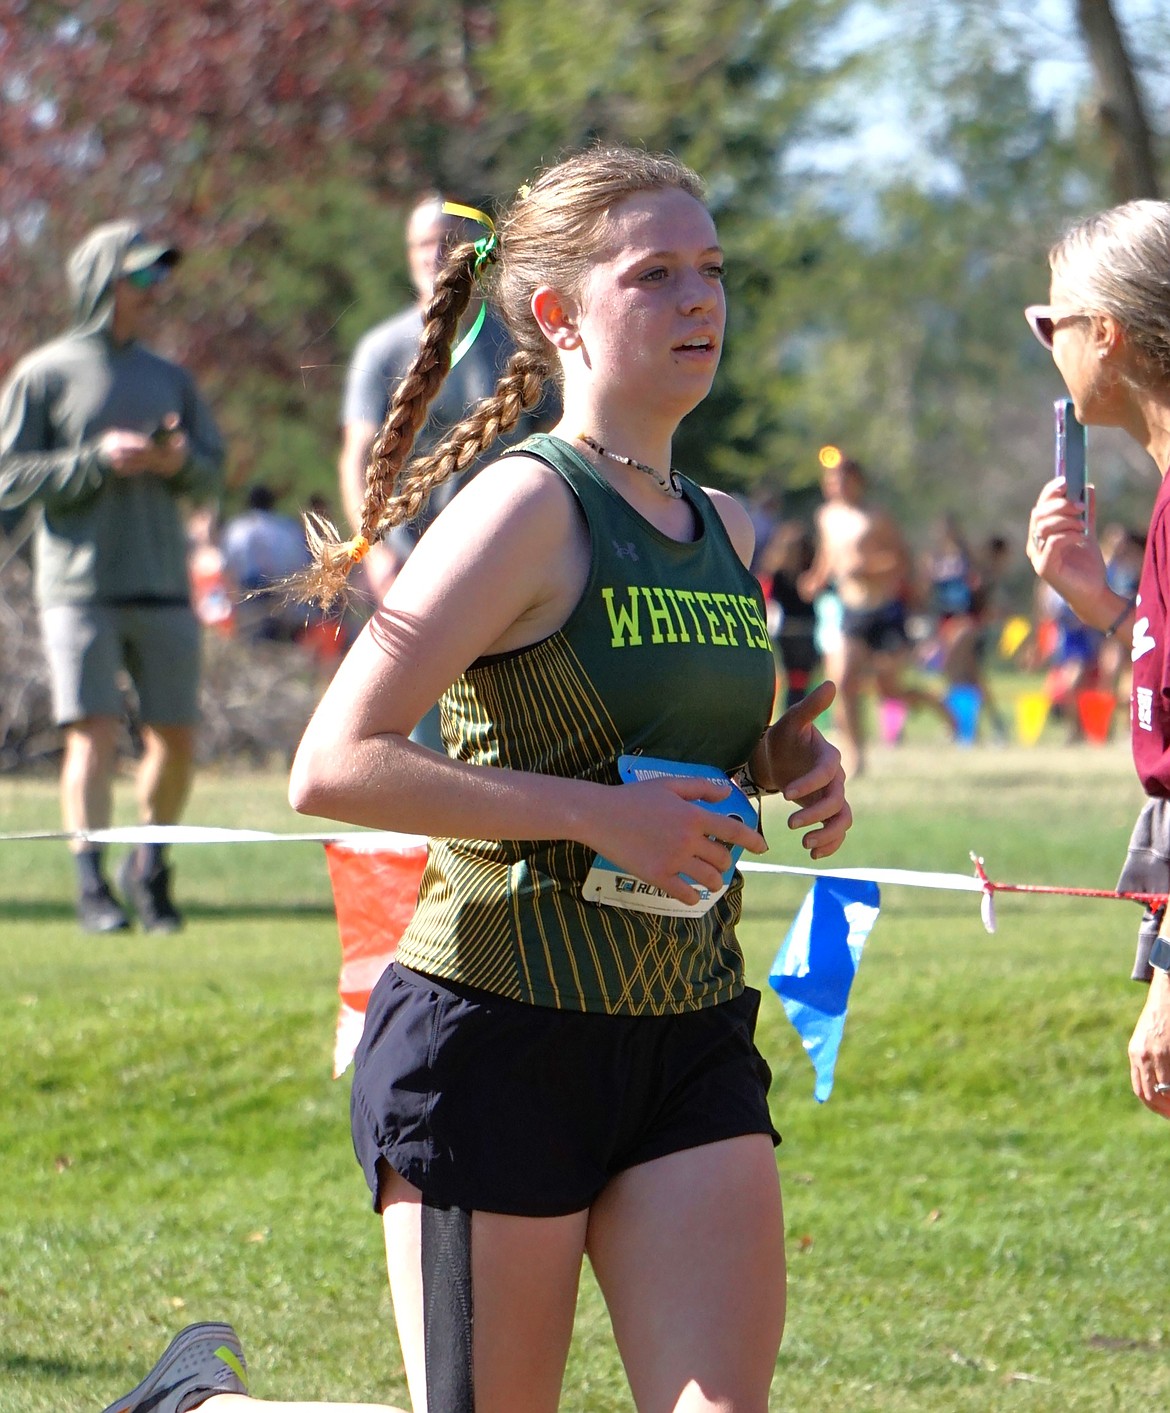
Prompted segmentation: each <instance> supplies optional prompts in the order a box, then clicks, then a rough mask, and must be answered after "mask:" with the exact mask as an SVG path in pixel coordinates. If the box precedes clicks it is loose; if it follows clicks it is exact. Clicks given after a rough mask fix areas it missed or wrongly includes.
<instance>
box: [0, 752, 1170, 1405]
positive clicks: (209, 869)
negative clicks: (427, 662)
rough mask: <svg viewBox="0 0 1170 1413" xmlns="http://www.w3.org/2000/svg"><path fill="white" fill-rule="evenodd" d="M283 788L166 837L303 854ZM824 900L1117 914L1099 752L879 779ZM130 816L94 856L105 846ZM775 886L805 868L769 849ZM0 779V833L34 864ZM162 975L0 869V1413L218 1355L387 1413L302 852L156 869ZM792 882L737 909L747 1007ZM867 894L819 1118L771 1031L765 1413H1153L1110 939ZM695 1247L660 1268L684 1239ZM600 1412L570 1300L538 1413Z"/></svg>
mask: <svg viewBox="0 0 1170 1413" xmlns="http://www.w3.org/2000/svg"><path fill="white" fill-rule="evenodd" d="M283 788H284V782H283V779H281V778H280V777H278V776H275V775H251V774H242V773H228V772H225V773H222V774H214V773H205V774H203V775H202V776H201V777H200V780H199V784H198V787H197V791H196V795H195V799H194V801H193V804H192V808H191V810H190V811H189V814H188V818H189V820H190V821H191V822H193V823H208V824H223V825H240V826H249V827H256V828H272V829H280V830H288V831H292V830H296V829H302V828H304V827H305V822H304V821H301V820H297V819H296V818H295V817H293V816H292V815H291V813H290V811H289V810H288V808H287V806H286V805H285V803H284V798H283ZM851 795H852V799H853V801H854V807H855V811H856V814H857V824H856V827H855V830H854V832H853V834H852V835H851V837H850V840H849V842H848V844H847V845H846V848H845V850H843V852H842V854H841V855H840V856H839V857H838V858H837V859H835V860H833V863H835V864H836V863H840V864H842V865H848V864H850V863H852V864H857V865H865V864H869V865H888V866H902V867H911V868H928V869H944V870H952V871H957V872H966V871H967V870H968V868H969V864H968V858H967V856H968V851H969V850H971V849H975V850H977V851H979V852H980V853H982V854H983V855H984V856H985V857H986V859H987V863H988V867H989V869H990V871H991V873H992V875H993V876H994V877H998V878H1001V879H1011V880H1033V881H1044V882H1052V883H1069V884H1085V885H1089V886H1098V887H1106V888H1109V887H1112V886H1113V884H1114V882H1115V880H1116V875H1117V869H1118V866H1119V863H1120V859H1121V857H1122V855H1123V852H1124V846H1125V841H1126V838H1127V836H1128V831H1129V826H1130V823H1131V820H1132V816H1133V814H1134V813H1135V811H1136V808H1137V805H1138V801H1139V795H1138V789H1137V786H1136V783H1135V782H1134V780H1133V778H1132V771H1131V768H1130V766H1129V763H1128V758H1127V752H1126V750H1125V747H1124V746H1122V745H1116V746H1108V747H1101V748H1093V747H1080V748H1069V749H1064V748H1060V747H1057V746H1054V745H1048V744H1045V745H1042V746H1040V747H1038V748H1036V749H1035V750H1031V751H1027V750H1023V749H1020V748H1008V749H1001V750H995V749H991V748H985V747H978V748H975V749H972V750H968V751H961V750H955V749H952V748H949V747H945V746H941V745H939V746H937V747H936V746H934V745H932V744H931V743H930V742H929V741H918V742H912V743H911V744H909V745H908V746H905V747H903V748H901V749H898V750H892V749H886V750H878V751H875V752H874V755H873V759H872V766H871V769H870V771H869V773H868V774H867V775H866V776H864V777H863V778H862V779H860V780H859V781H858V782H857V783H856V784H855V786H854V787H853V788H852V790H851ZM130 796H131V790H130V786H129V783H128V782H127V783H126V784H125V785H124V786H122V787H120V795H119V819H120V821H121V822H129V820H130V813H131V810H132V802H131V798H130ZM771 808H772V813H771V816H770V819H771V826H770V837H771V839H772V842H773V852H772V856H771V857H772V858H773V859H774V860H775V861H777V862H784V861H788V862H797V861H799V860H797V858H796V855H797V850H796V849H795V847H794V846H793V845H791V844H790V843H789V841H788V839H787V838H786V837H785V836H784V831H783V828H782V824H781V819H782V816H781V814H780V812H779V810H777V809H776V808H775V807H771ZM55 817H56V805H55V789H54V786H53V785H52V783H51V782H49V781H47V780H13V779H0V821H2V824H0V828H4V829H9V830H15V829H30V828H45V827H52V826H53V823H54V820H55ZM176 864H177V873H178V878H179V885H178V891H179V895H180V897H181V899H182V901H183V903H184V904H185V906H186V907H187V909H188V914H189V926H188V929H187V931H186V932H185V933H183V934H182V935H181V936H180V937H178V938H177V939H168V938H160V939H150V938H144V937H141V936H138V935H129V936H124V937H118V938H114V939H93V938H86V937H83V936H82V935H81V934H79V933H78V932H77V931H76V930H75V928H74V925H73V922H72V914H71V903H70V890H69V884H70V876H69V866H68V861H67V859H66V857H65V856H64V850H63V847H62V846H60V845H54V844H46V843H28V844H4V845H0V1085H2V1088H3V1094H4V1103H3V1106H2V1109H0V1408H2V1409H3V1410H4V1413H62V1410H84V1409H96V1408H100V1407H103V1406H104V1405H105V1403H106V1402H108V1401H109V1400H110V1399H112V1398H113V1397H115V1396H116V1395H117V1394H118V1393H120V1392H122V1391H123V1390H124V1389H125V1388H128V1387H130V1385H131V1384H133V1383H134V1382H136V1381H137V1379H138V1378H139V1377H140V1376H141V1373H142V1372H143V1371H144V1370H145V1368H146V1367H147V1366H148V1365H149V1364H150V1363H151V1362H152V1361H153V1359H154V1357H155V1355H156V1352H157V1351H158V1350H159V1348H160V1347H161V1346H162V1344H163V1343H164V1342H165V1341H166V1339H167V1338H168V1337H169V1335H170V1334H171V1333H172V1332H173V1331H174V1330H175V1329H177V1328H178V1327H179V1326H180V1325H182V1324H184V1323H186V1322H188V1321H190V1320H193V1319H203V1318H226V1319H229V1320H231V1321H232V1322H233V1323H234V1324H236V1326H237V1327H238V1328H239V1330H240V1331H241V1334H242V1336H243V1339H244V1343H245V1347H246V1349H247V1351H248V1353H249V1357H250V1359H251V1362H252V1365H253V1369H254V1382H253V1388H254V1391H255V1392H256V1394H257V1395H258V1396H260V1397H266V1398H314V1397H317V1398H320V1397H332V1398H338V1399H342V1398H343V1399H355V1400H356V1399H378V1400H387V1401H390V1402H398V1403H401V1404H403V1405H405V1403H406V1389H405V1384H404V1381H403V1378H402V1373H401V1367H400V1361H399V1355H398V1350H397V1346H396V1342H395V1337H394V1332H393V1322H392V1318H391V1312H390V1302H389V1296H388V1293H387V1290H386V1283H385V1277H384V1272H383V1267H382V1251H381V1232H380V1226H379V1223H378V1221H377V1220H376V1218H375V1217H374V1216H373V1215H372V1214H371V1213H370V1211H369V1210H368V1206H367V1199H366V1194H365V1188H364V1184H363V1182H362V1179H361V1175H360V1173H359V1171H358V1169H357V1167H356V1164H355V1163H354V1161H353V1158H352V1154H351V1150H350V1142H349V1133H348V1083H347V1081H345V1080H342V1081H340V1082H336V1083H335V1082H334V1081H333V1080H331V1079H330V1055H331V1046H332V1036H333V1022H334V1017H335V1011H336V974H337V951H338V949H337V936H336V929H335V924H334V921H333V916H332V908H331V900H330V892H329V885H328V880H327V876H326V870H325V861H324V856H323V852H322V850H321V849H320V847H319V846H316V845H311V844H287V845H250V846H244V847H226V846H193V847H189V848H186V849H184V850H182V851H181V852H177V855H176ZM804 888H805V882H804V881H803V880H798V879H791V878H773V877H762V876H754V877H752V878H750V879H749V880H748V884H747V894H746V898H747V902H746V912H745V922H744V927H743V933H742V936H743V943H744V948H745V951H746V953H747V956H748V964H749V976H750V977H751V978H752V979H753V980H754V982H755V984H756V985H763V984H764V979H765V977H766V974H767V970H768V964H769V962H770V960H771V957H772V955H773V954H774V951H775V948H776V946H777V944H778V942H779V940H780V938H781V937H782V935H783V933H784V931H785V929H786V928H787V926H788V922H789V920H790V918H791V916H792V914H793V912H794V911H795V909H796V907H797V905H798V904H799V901H800V899H801V897H802V896H803V893H804ZM998 911H999V932H998V934H997V935H996V936H994V937H988V936H987V935H986V934H985V933H984V931H983V929H982V927H981V925H980V921H979V913H978V900H977V898H974V897H973V896H968V895H963V894H947V893H933V892H925V891H920V890H911V889H906V888H892V887H890V888H887V889H886V890H885V894H884V898H883V911H882V916H881V917H880V919H879V920H878V922H877V925H876V927H875V929H874V932H873V935H872V937H871V939H870V943H869V946H868V949H867V952H866V955H865V959H864V962H863V965H862V968H861V971H860V974H859V976H858V979H857V984H856V986H855V989H854V994H853V1002H852V1006H851V1012H850V1017H849V1024H848V1027H847V1030H846V1034H845V1040H844V1044H843V1046H842V1053H841V1059H840V1062H839V1064H838V1068H837V1087H836V1090H835V1092H834V1094H833V1097H832V1099H831V1100H830V1101H829V1103H828V1104H827V1105H824V1106H817V1105H815V1104H814V1102H813V1100H812V1082H813V1076H812V1070H811V1067H810V1066H809V1064H808V1062H807V1060H806V1059H805V1057H804V1055H803V1053H802V1052H801V1049H800V1045H799V1042H798V1040H797V1038H796V1036H795V1035H794V1033H793V1032H792V1031H791V1030H790V1029H789V1027H788V1025H787V1022H786V1020H785V1019H784V1015H783V1012H782V1010H781V1008H780V1006H779V1003H778V1002H777V1001H776V1000H775V998H774V997H772V996H771V994H770V993H769V994H768V995H766V996H765V1000H764V1008H763V1017H764V1019H763V1025H762V1032H761V1035H760V1043H761V1048H762V1049H763V1050H764V1052H765V1054H766V1055H767V1057H768V1059H769V1061H770V1063H771V1064H772V1067H773V1070H774V1074H775V1085H774V1089H773V1104H774V1113H775V1117H776V1121H777V1124H778V1126H779V1128H780V1129H781V1130H782V1131H783V1133H784V1137H785V1141H784V1144H783V1146H782V1148H781V1149H780V1150H779V1163H780V1168H781V1173H782V1178H783V1182H784V1188H785V1201H786V1208H787V1220H788V1232H789V1237H788V1252H789V1264H790V1296H789V1311H790V1313H789V1324H788V1331H787V1334H786V1337H785V1342H784V1348H783V1350H782V1352H781V1355H780V1359H779V1363H778V1365H777V1370H776V1378H775V1384H774V1391H773V1396H772V1405H771V1406H772V1408H773V1409H774V1410H838V1409H844V1410H857V1411H858V1413H861V1411H862V1410H865V1411H866V1413H868V1410H875V1411H876V1410H881V1413H928V1410H929V1413H943V1410H945V1411H946V1413H959V1411H960V1410H973V1411H974V1410H978V1413H988V1410H995V1411H997V1410H1000V1409H1010V1410H1027V1413H1038V1411H1039V1410H1052V1411H1053V1413H1056V1410H1059V1413H1074V1410H1086V1413H1089V1411H1090V1410H1091V1413H1105V1410H1139V1409H1141V1410H1144V1409H1154V1408H1163V1407H1166V1406H1167V1405H1168V1404H1170V1300H1168V1299H1167V1288H1168V1281H1167V1276H1168V1269H1167V1267H1168V1261H1167V1256H1166V1237H1165V1234H1164V1232H1163V1228H1162V1217H1163V1192H1164V1190H1165V1178H1164V1174H1165V1172H1166V1167H1167V1155H1168V1154H1170V1127H1168V1126H1167V1125H1166V1124H1164V1123H1163V1122H1162V1121H1160V1120H1158V1119H1156V1118H1155V1117H1153V1116H1152V1115H1150V1114H1148V1113H1147V1112H1146V1111H1145V1110H1144V1109H1142V1108H1141V1107H1140V1106H1139V1105H1138V1104H1137V1103H1136V1101H1135V1100H1134V1099H1133V1098H1132V1096H1131V1095H1130V1093H1129V1082H1128V1072H1127V1064H1126V1058H1125V1049H1126V1043H1127V1041H1128V1037H1129V1032H1130V1030H1131V1028H1132V1025H1133V1021H1134V1018H1135V1017H1136V1014H1137V1011H1138V1009H1139V1006H1140V1001H1141V995H1140V991H1139V989H1138V988H1137V987H1136V986H1134V985H1133V984H1132V983H1131V982H1129V981H1128V979H1127V978H1128V974H1129V967H1130V960H1131V952H1132V945H1131V944H1132V938H1133V933H1134V929H1135V926H1136V923H1137V919H1138V911H1137V909H1136V907H1135V906H1133V905H1130V904H1122V903H1116V902H1095V901H1084V900H1075V899H1065V898H1023V897H1011V896H1007V897H1001V899H1000V901H999V907H998ZM685 1239H686V1233H685V1232H684V1233H680V1240H685ZM562 1406H563V1407H564V1408H565V1409H566V1410H572V1411H573V1413H603V1410H610V1409H628V1408H629V1407H630V1400H629V1397H628V1394H627V1392H626V1389H625V1384H624V1380H623V1378H622V1374H621V1369H620V1365H619V1363H618V1360H617V1357H616V1354H615V1352H614V1350H613V1348H612V1345H611V1342H610V1339H609V1335H608V1326H607V1322H606V1318H605V1312H604V1309H603V1308H602V1306H601V1302H600V1299H599V1297H598V1295H597V1291H596V1288H595V1287H594V1286H593V1284H592V1283H591V1281H590V1280H589V1279H588V1278H587V1279H586V1281H585V1283H584V1286H583V1293H582V1299H581V1303H580V1308H579V1316H578V1325H577V1336H576V1340H575V1344H574V1349H573V1353H572V1358H571V1363H570V1367H569V1370H568V1374H567V1377H566V1382H565V1394H564V1399H563V1405H562Z"/></svg>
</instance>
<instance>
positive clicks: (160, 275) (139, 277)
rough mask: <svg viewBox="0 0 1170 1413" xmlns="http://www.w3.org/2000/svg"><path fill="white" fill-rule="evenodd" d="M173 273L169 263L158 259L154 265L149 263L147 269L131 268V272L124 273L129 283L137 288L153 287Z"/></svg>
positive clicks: (124, 277)
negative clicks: (166, 263) (165, 263)
mask: <svg viewBox="0 0 1170 1413" xmlns="http://www.w3.org/2000/svg"><path fill="white" fill-rule="evenodd" d="M170 273H171V267H170V266H169V265H164V264H162V262H161V261H157V262H156V263H155V264H153V265H148V266H147V267H146V269H145V270H131V271H130V273H129V274H127V275H123V277H122V278H123V279H124V280H125V281H126V282H127V284H131V285H133V286H134V288H135V289H152V288H153V287H154V286H155V285H158V284H161V283H162V282H163V280H165V279H166V278H167V276H168V275H169V274H170Z"/></svg>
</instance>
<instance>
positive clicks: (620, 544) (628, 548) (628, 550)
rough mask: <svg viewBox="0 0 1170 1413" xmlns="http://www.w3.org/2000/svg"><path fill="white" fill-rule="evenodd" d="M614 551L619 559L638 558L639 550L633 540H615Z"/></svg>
mask: <svg viewBox="0 0 1170 1413" xmlns="http://www.w3.org/2000/svg"><path fill="white" fill-rule="evenodd" d="M613 552H614V554H616V555H617V557H618V558H619V559H635V560H636V559H637V558H638V550H637V547H636V546H635V544H634V542H633V540H625V541H623V540H614V542H613Z"/></svg>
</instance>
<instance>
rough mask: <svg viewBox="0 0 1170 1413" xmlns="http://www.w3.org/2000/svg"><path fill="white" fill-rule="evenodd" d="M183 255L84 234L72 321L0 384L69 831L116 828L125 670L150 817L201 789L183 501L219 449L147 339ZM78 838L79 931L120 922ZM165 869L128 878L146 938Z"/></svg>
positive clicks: (133, 233)
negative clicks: (26, 514)
mask: <svg viewBox="0 0 1170 1413" xmlns="http://www.w3.org/2000/svg"><path fill="white" fill-rule="evenodd" d="M179 259H180V252H179V251H178V250H176V249H175V248H174V247H173V246H169V245H162V244H155V243H152V242H149V241H147V240H146V239H145V238H144V237H143V235H142V232H141V231H140V230H139V228H138V226H137V225H136V224H135V223H134V222H133V221H113V222H110V223H108V224H106V225H103V226H98V227H97V228H96V229H95V230H93V231H91V232H90V234H89V235H88V236H87V237H86V238H85V240H83V241H82V243H81V244H80V245H79V246H78V247H77V249H76V250H74V251H73V253H72V255H71V256H70V257H69V262H68V277H69V284H70V289H71V293H72V296H73V303H74V310H75V322H74V324H73V327H72V328H71V329H69V331H68V332H67V333H65V334H64V335H63V336H62V337H60V338H57V339H54V340H52V341H51V342H50V343H47V344H44V345H42V346H41V347H40V348H38V349H36V350H34V351H33V352H32V353H30V354H28V355H27V356H26V357H25V358H24V359H22V360H21V361H20V363H18V364H17V366H16V368H15V369H14V370H13V372H12V374H11V375H10V377H9V378H8V380H7V382H6V383H5V385H4V387H3V389H2V390H0V510H11V509H21V508H25V507H28V506H32V507H34V508H35V513H36V517H37V522H36V534H35V541H34V547H35V557H36V596H37V602H38V605H39V607H40V612H41V626H42V632H43V636H44V643H45V652H46V656H47V658H48V662H49V671H50V679H51V683H52V692H53V708H54V713H55V716H56V719H57V721H58V722H59V723H60V724H61V725H62V726H63V727H64V729H65V753H64V760H63V763H62V773H61V802H62V814H63V819H64V827H65V828H66V829H67V830H70V831H83V830H95V829H103V828H106V827H108V826H109V823H110V816H111V806H112V791H113V780H114V774H115V768H116V765H117V746H118V735H119V730H120V726H121V717H122V714H123V708H124V702H123V697H122V691H121V679H122V674H123V672H125V673H126V674H128V675H129V678H130V680H131V681H132V683H133V685H134V689H135V693H136V696H137V699H138V714H139V717H140V719H141V724H142V736H143V744H144V752H143V756H142V760H141V762H140V764H139V767H138V782H137V783H138V800H139V814H140V818H141V820H142V822H143V823H144V824H173V823H175V822H176V821H177V820H178V818H179V815H180V813H181V811H182V808H183V805H184V803H185V802H186V798H187V794H188V791H189V789H190V784H191V775H192V767H193V762H194V744H195V723H196V718H197V693H198V679H199V647H200V643H199V626H198V623H197V621H196V619H195V616H194V614H193V613H192V611H191V606H190V589H189V585H188V577H187V560H186V538H185V534H184V527H183V519H182V515H181V511H180V502H181V500H182V498H183V497H187V496H191V497H195V498H208V497H210V496H213V495H215V494H216V493H217V492H218V490H219V488H220V486H221V484H222V476H223V459H224V454H223V445H222V442H221V440H220V436H219V432H218V431H217V429H216V426H215V423H214V421H213V420H212V417H211V414H210V412H209V411H208V409H207V407H206V405H205V403H204V402H203V400H202V398H201V397H200V396H199V393H198V391H197V389H196V387H195V384H194V381H193V380H192V378H191V376H190V374H188V373H187V372H186V371H185V370H184V369H183V368H181V367H179V366H178V364H175V363H172V362H170V361H169V360H167V359H165V358H162V357H160V356H159V355H158V354H156V353H154V352H152V351H151V350H150V349H149V348H147V347H146V346H145V345H144V344H142V343H141V342H139V335H140V334H141V333H142V332H143V331H144V330H145V329H146V327H147V326H148V325H149V322H150V319H151V316H152V313H153V306H154V297H155V290H156V289H157V287H158V285H159V284H160V283H161V282H162V281H163V280H165V279H166V278H167V277H168V276H169V274H170V272H171V271H172V270H173V268H174V266H175V265H176V264H177V263H178V261H179ZM72 847H73V851H74V856H75V861H76V866H77V884H78V901H77V911H78V918H79V920H80V922H81V925H82V927H83V928H85V929H86V930H87V931H90V932H113V931H118V930H120V929H122V928H125V927H127V926H128V925H129V924H128V919H127V916H126V913H125V912H124V911H123V908H122V906H121V904H120V903H119V902H118V900H117V899H116V898H115V897H114V895H113V894H112V892H111V891H110V887H109V884H108V883H107V881H106V879H105V876H104V872H103V862H102V851H101V849H99V848H96V847H94V846H93V845H91V844H88V843H85V842H83V841H77V842H76V843H74V845H73V846H72ZM169 879H170V873H169V869H168V867H167V864H166V862H165V857H164V852H163V849H162V848H161V846H159V845H157V844H152V845H142V846H140V847H139V848H138V849H137V850H136V851H135V852H133V853H131V854H129V855H127V857H126V859H125V860H124V863H123V866H122V868H121V869H120V870H119V883H120V885H121V887H122V889H123V891H124V893H125V895H126V899H127V901H128V902H129V903H130V904H131V906H132V907H133V909H134V911H135V912H136V913H137V914H138V919H139V921H140V923H141V924H142V925H143V926H144V927H145V928H147V929H148V930H151V931H159V932H173V931H175V930H176V929H177V928H178V927H179V926H181V922H182V919H181V917H180V915H179V913H178V912H177V911H176V909H175V907H174V904H173V903H172V901H171V898H170V891H169Z"/></svg>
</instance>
